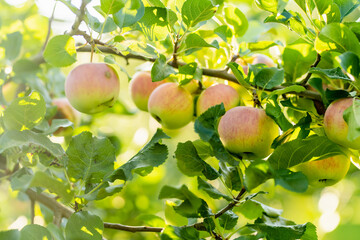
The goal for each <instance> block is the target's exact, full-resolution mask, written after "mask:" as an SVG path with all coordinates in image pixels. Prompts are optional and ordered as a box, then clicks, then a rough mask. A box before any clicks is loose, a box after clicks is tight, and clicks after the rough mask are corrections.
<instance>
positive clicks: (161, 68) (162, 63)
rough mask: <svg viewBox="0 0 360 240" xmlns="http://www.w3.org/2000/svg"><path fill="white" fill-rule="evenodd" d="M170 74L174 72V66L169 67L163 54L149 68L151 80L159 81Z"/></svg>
mask: <svg viewBox="0 0 360 240" xmlns="http://www.w3.org/2000/svg"><path fill="white" fill-rule="evenodd" d="M171 74H176V72H175V70H174V68H172V67H170V66H169V65H168V64H167V62H166V58H165V56H164V55H160V57H159V58H158V59H156V61H155V62H154V65H153V67H152V68H151V79H152V80H153V82H157V81H161V80H164V79H165V78H167V77H168V76H170V75H171Z"/></svg>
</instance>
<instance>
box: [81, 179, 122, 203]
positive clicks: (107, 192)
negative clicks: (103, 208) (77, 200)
mask: <svg viewBox="0 0 360 240" xmlns="http://www.w3.org/2000/svg"><path fill="white" fill-rule="evenodd" d="M100 184H101V183H100ZM123 187H124V185H122V184H121V185H113V186H110V184H109V183H108V182H105V183H104V184H102V185H101V187H100V188H98V189H97V190H95V191H90V192H89V193H87V194H85V195H83V196H80V197H82V198H84V199H86V200H88V201H93V200H101V199H104V198H106V197H109V196H113V195H114V194H116V193H119V192H121V190H122V189H123Z"/></svg>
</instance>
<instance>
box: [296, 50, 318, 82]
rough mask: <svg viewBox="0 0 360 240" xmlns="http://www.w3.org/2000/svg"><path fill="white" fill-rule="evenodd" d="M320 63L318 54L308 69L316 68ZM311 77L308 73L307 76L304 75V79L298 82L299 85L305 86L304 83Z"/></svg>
mask: <svg viewBox="0 0 360 240" xmlns="http://www.w3.org/2000/svg"><path fill="white" fill-rule="evenodd" d="M320 61H321V55H320V54H319V53H318V54H317V55H316V60H315V62H314V63H313V64H312V65H311V66H310V69H311V68H313V67H316V66H317V65H318V64H319V62H320ZM311 75H312V73H311V72H308V74H306V76H305V78H304V79H303V80H302V81H301V82H300V84H301V85H302V86H305V85H306V83H307V82H308V81H309V79H310V77H311Z"/></svg>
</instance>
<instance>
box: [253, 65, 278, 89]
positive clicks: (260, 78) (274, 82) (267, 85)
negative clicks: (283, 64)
mask: <svg viewBox="0 0 360 240" xmlns="http://www.w3.org/2000/svg"><path fill="white" fill-rule="evenodd" d="M283 81H284V69H277V68H275V67H272V68H264V69H261V70H260V71H259V72H258V73H257V74H256V75H255V78H254V83H255V84H256V86H258V87H261V88H264V89H272V88H273V87H276V86H279V85H280V84H281V83H282V82H283Z"/></svg>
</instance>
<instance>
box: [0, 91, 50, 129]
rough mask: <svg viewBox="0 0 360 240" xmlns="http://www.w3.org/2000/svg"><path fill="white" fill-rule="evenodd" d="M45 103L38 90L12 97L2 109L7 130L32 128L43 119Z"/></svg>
mask: <svg viewBox="0 0 360 240" xmlns="http://www.w3.org/2000/svg"><path fill="white" fill-rule="evenodd" d="M45 113H46V103H45V101H44V99H43V97H42V96H41V95H40V94H39V93H38V92H33V93H32V94H31V95H30V96H27V97H22V98H16V99H14V100H13V101H12V102H11V104H10V106H8V107H7V108H6V109H5V111H4V117H3V121H4V125H5V128H7V129H8V130H19V131H20V130H25V129H32V128H33V127H35V126H36V125H38V124H40V122H41V121H42V120H43V119H44V116H45Z"/></svg>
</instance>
